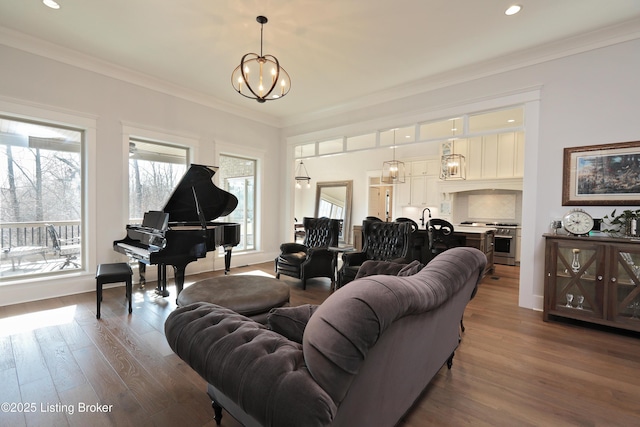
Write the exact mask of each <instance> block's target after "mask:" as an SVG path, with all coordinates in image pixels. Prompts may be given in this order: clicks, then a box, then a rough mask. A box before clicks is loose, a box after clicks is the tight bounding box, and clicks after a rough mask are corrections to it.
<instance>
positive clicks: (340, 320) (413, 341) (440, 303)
mask: <svg viewBox="0 0 640 427" xmlns="http://www.w3.org/2000/svg"><path fill="white" fill-rule="evenodd" d="M485 263H486V257H485V256H484V254H483V253H482V252H480V251H479V250H477V249H473V248H466V247H460V248H454V249H451V250H449V251H447V252H444V253H443V254H441V255H439V256H438V257H436V258H435V259H434V260H433V261H431V262H430V263H429V264H427V266H426V267H425V268H423V269H422V270H421V271H420V272H419V273H417V274H415V275H413V276H408V277H397V276H380V275H379V276H368V277H364V278H361V279H358V280H355V281H353V282H351V283H349V284H348V285H347V286H344V287H343V288H340V289H339V290H338V291H336V292H335V293H334V294H332V295H331V296H330V297H329V298H327V300H326V301H325V302H324V303H323V304H322V305H321V306H320V307H319V308H318V310H317V311H316V312H315V314H314V315H313V316H312V317H311V319H310V320H309V322H308V324H307V327H306V329H305V332H304V336H303V353H304V358H305V363H306V365H307V368H308V369H309V372H310V373H311V375H312V376H313V378H314V379H315V381H316V382H317V383H318V384H319V385H320V386H321V387H322V388H323V389H324V390H325V391H326V392H327V393H328V394H329V395H330V396H331V398H332V399H333V400H334V402H336V404H337V405H339V408H338V414H337V417H336V419H337V420H338V421H340V419H344V418H345V416H344V415H342V414H341V412H349V411H351V412H352V415H353V416H357V417H361V416H363V413H367V414H368V416H369V417H370V418H371V419H372V420H376V418H377V420H376V424H375V425H385V423H382V422H381V421H382V418H380V417H387V418H389V419H390V420H395V421H396V422H397V420H398V419H399V417H400V416H402V414H403V413H404V411H406V410H407V409H408V408H409V406H410V405H411V403H412V402H413V401H414V400H415V399H416V398H417V397H418V396H419V395H420V392H421V391H422V390H423V389H424V387H426V385H427V384H428V382H429V381H430V379H431V378H432V377H433V375H435V373H436V372H437V370H439V369H440V367H441V366H442V365H443V364H444V363H445V362H446V360H447V358H448V357H449V355H451V354H452V352H453V350H454V349H455V346H456V345H457V341H458V329H457V328H458V325H459V322H460V319H461V318H462V314H463V311H464V307H465V306H466V304H467V302H468V301H469V299H470V298H471V295H472V293H473V291H474V289H475V287H476V285H477V283H478V282H479V280H480V278H481V274H482V272H483V270H484V266H485ZM434 343H435V345H441V347H442V348H438V349H437V351H436V349H431V347H433V346H434ZM378 347H379V348H378ZM394 360H398V361H401V360H402V361H403V362H402V363H401V364H402V365H405V366H397V365H396V364H395V363H393V361H394ZM406 360H409V361H411V363H413V364H414V365H413V366H406V365H407V363H406ZM390 364H392V365H390ZM398 369H399V370H398ZM407 369H408V371H407V372H414V374H409V376H408V377H404V378H396V379H395V380H394V378H393V375H394V372H396V370H397V372H403V370H404V371H406V370H407ZM361 371H362V372H368V374H366V378H359V376H360V372H361ZM383 372H384V374H385V375H387V376H389V375H391V378H390V379H389V381H391V382H392V384H382V385H378V388H377V389H376V388H375V387H374V386H375V385H376V384H377V383H380V382H381V380H380V375H382V373H383ZM421 372H422V373H427V374H425V375H427V377H424V375H423V376H422V377H421V376H420V374H418V375H416V374H415V373H421ZM394 381H395V382H394ZM353 384H356V385H357V384H361V385H359V386H358V392H357V393H353V392H352V390H351V387H352V385H353ZM394 384H395V385H397V386H398V387H402V388H403V390H405V391H403V392H400V393H398V390H394V389H393V387H394ZM352 394H356V396H352ZM394 394H395V395H396V399H395V401H398V399H397V396H398V395H402V396H401V399H400V400H399V401H398V402H399V403H398V405H399V406H398V407H397V408H385V409H384V411H380V412H386V413H385V414H379V413H378V410H379V408H375V407H374V406H375V405H377V406H379V407H382V404H381V402H383V401H384V399H389V396H392V397H393V395H394ZM365 395H366V396H365ZM381 399H382V400H381ZM367 400H369V401H367ZM343 401H344V402H343ZM348 401H353V402H354V403H350V404H349V405H344V404H345V402H348ZM355 402H357V403H355ZM362 405H365V406H364V407H363V406H362ZM343 406H346V407H344V408H343ZM358 406H360V407H359V408H358ZM396 406H397V405H396ZM343 421H344V422H343V423H340V422H339V423H338V424H339V425H348V424H349V423H354V422H355V424H352V425H365V424H361V423H360V421H361V420H360V421H358V420H354V419H352V418H351V417H350V416H347V417H346V419H344V420H343ZM393 424H394V423H391V425H393Z"/></svg>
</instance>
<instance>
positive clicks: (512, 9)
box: [504, 4, 522, 16]
mask: <svg viewBox="0 0 640 427" xmlns="http://www.w3.org/2000/svg"><path fill="white" fill-rule="evenodd" d="M521 10H522V6H520V5H518V4H513V5H511V6H509V7H508V8H507V10H505V11H504V14H505V15H507V16H511V15H515V14H516V13H518V12H520V11H521Z"/></svg>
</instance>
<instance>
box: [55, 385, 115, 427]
mask: <svg viewBox="0 0 640 427" xmlns="http://www.w3.org/2000/svg"><path fill="white" fill-rule="evenodd" d="M58 394H59V396H60V403H61V404H62V405H65V406H66V407H72V408H74V412H73V413H72V414H67V420H68V422H69V425H70V426H72V427H73V426H77V427H85V426H91V427H103V426H104V427H108V426H111V425H112V420H111V418H110V417H109V414H111V413H112V412H113V411H115V410H117V409H116V408H115V406H114V404H113V403H109V404H107V403H105V402H103V401H102V400H101V399H100V398H99V397H98V396H97V395H96V393H95V391H94V390H93V388H92V387H91V385H90V384H89V383H88V382H85V383H83V384H81V385H79V386H77V387H74V388H69V389H67V390H64V391H62V392H59V393H58Z"/></svg>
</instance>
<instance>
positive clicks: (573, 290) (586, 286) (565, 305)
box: [550, 241, 606, 319]
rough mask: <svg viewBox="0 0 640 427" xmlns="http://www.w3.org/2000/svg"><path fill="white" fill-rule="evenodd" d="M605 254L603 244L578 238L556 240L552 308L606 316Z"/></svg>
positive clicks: (568, 313)
mask: <svg viewBox="0 0 640 427" xmlns="http://www.w3.org/2000/svg"><path fill="white" fill-rule="evenodd" d="M603 256H604V247H603V246H601V245H593V244H588V243H586V242H585V243H583V242H575V241H567V242H558V243H557V250H556V251H555V286H554V291H553V294H552V295H551V297H552V299H551V307H550V309H551V310H552V311H556V312H561V313H562V315H563V316H566V317H573V318H576V319H579V318H593V317H597V318H604V317H605V315H606V314H605V313H604V307H605V304H604V298H605V292H604V284H603V274H604V272H603V271H602V269H603V267H602V265H603V263H602V260H603ZM551 274H554V272H553V271H552V272H551Z"/></svg>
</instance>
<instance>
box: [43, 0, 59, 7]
mask: <svg viewBox="0 0 640 427" xmlns="http://www.w3.org/2000/svg"><path fill="white" fill-rule="evenodd" d="M42 3H44V5H45V6H47V7H50V8H51V9H60V5H59V4H58V3H57V2H56V1H55V0H42Z"/></svg>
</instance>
